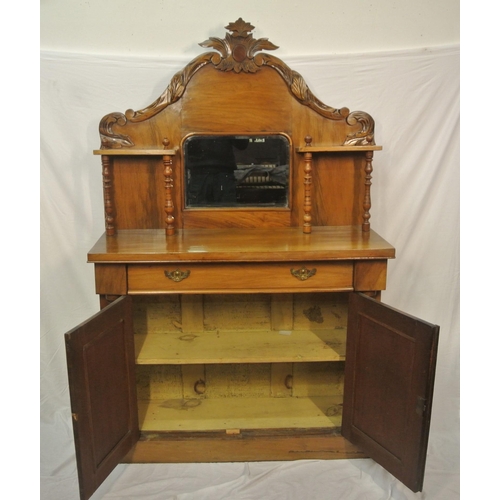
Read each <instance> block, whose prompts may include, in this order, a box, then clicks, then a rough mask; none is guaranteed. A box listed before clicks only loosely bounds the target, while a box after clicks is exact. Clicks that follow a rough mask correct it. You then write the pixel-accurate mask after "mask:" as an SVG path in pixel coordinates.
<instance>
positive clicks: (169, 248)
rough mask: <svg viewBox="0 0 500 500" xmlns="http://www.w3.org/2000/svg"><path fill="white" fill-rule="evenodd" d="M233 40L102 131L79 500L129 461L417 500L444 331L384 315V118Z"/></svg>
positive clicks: (110, 118)
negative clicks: (324, 470)
mask: <svg viewBox="0 0 500 500" xmlns="http://www.w3.org/2000/svg"><path fill="white" fill-rule="evenodd" d="M226 29H227V30H228V32H227V33H226V35H225V37H224V38H215V37H213V38H210V39H209V40H207V41H205V42H203V43H201V44H200V45H201V46H202V47H205V48H207V49H209V50H208V51H207V52H205V53H202V54H201V55H199V56H198V57H196V58H195V59H194V60H193V61H191V62H190V63H189V64H188V65H187V66H186V67H185V68H184V69H183V70H181V71H179V72H178V73H177V74H176V75H175V76H174V77H173V78H172V80H171V82H170V84H169V85H168V86H167V88H166V90H165V91H164V93H163V94H162V95H161V96H160V97H159V98H158V99H157V100H156V101H155V102H154V103H152V104H151V105H150V106H148V107H147V108H145V109H142V110H140V111H132V110H128V111H126V112H125V114H123V113H119V112H116V113H111V114H108V115H106V116H105V117H104V118H103V119H102V120H101V123H100V126H99V132H100V138H101V148H100V149H98V150H96V151H94V154H95V155H97V156H98V157H100V159H101V161H102V175H103V191H104V207H105V233H104V234H103V236H102V237H101V239H100V240H99V241H98V242H97V243H96V244H95V246H94V247H93V248H92V249H91V250H90V252H89V254H88V261H89V262H90V263H92V264H93V265H94V268H95V283H96V292H97V294H99V296H100V301H101V311H100V312H99V313H98V314H96V315H95V316H93V317H92V318H90V319H89V320H88V321H86V322H85V323H83V324H81V325H80V326H78V327H77V328H75V329H74V330H72V331H71V332H68V333H67V334H66V347H67V359H68V373H69V383H70V394H71V406H72V415H73V425H74V435H75V445H76V454H77V463H78V473H79V482H80V491H81V498H82V499H83V500H85V499H88V498H89V497H90V496H92V494H93V493H94V492H95V490H96V489H97V488H98V487H99V485H100V484H101V483H102V481H103V480H104V479H105V478H106V476H107V475H108V474H109V473H110V472H111V471H112V470H113V468H114V467H115V466H116V464H118V463H120V462H136V463H137V462H142V463H145V462H179V463H187V462H231V461H257V460H258V461H263V460H294V459H305V458H307V459H309V458H315V459H333V458H356V457H371V458H373V459H374V460H376V461H377V462H379V463H380V464H381V465H382V466H383V467H385V468H386V469H387V470H388V471H389V472H391V473H392V474H393V475H394V476H396V477H397V478H398V479H400V480H401V481H402V482H403V483H404V484H406V485H407V486H408V487H409V488H411V489H412V490H413V491H419V490H421V489H422V484H423V474H424V466H425V457H426V449H427V440H428V433H429V424H430V412H431V402H432V391H433V384H434V372H435V363H436V350H437V338H438V330H439V328H438V327H437V326H434V325H430V324H428V323H426V322H423V321H420V320H417V319H415V318H413V317H410V316H408V315H406V314H403V313H401V312H399V311H396V310H394V309H392V308H390V307H388V306H386V305H384V304H383V303H382V302H381V291H382V290H384V289H385V286H386V271H387V260H388V259H392V258H394V257H395V250H394V248H393V247H392V246H391V245H390V244H389V243H387V242H386V241H385V240H384V239H383V238H381V237H380V236H379V235H378V234H376V233H375V232H374V231H373V230H372V229H371V228H370V206H371V199H370V186H371V177H372V158H373V154H374V152H375V151H378V150H380V149H381V146H378V145H376V144H375V137H374V120H373V119H372V117H371V116H370V115H369V114H367V113H365V112H362V111H355V112H351V111H349V109H347V108H340V109H335V108H331V107H329V106H327V105H325V104H323V103H322V102H320V101H319V100H318V99H317V98H316V97H315V96H314V95H313V94H312V93H311V91H310V90H309V88H308V86H307V85H306V83H305V81H304V80H303V78H302V77H301V76H300V75H299V74H298V73H297V72H295V71H293V70H292V69H290V68H289V67H288V66H287V65H286V64H285V63H284V62H283V61H281V60H280V59H278V58H277V57H275V56H274V55H272V54H269V53H268V52H263V51H272V50H275V49H277V47H276V46H275V45H273V44H272V43H271V42H270V41H269V40H268V39H266V38H262V39H255V38H254V37H253V35H252V30H253V29H254V27H253V26H252V25H251V24H249V23H247V22H245V21H243V20H242V19H241V18H240V19H238V20H237V21H235V22H233V23H230V24H229V25H228V26H227V27H226Z"/></svg>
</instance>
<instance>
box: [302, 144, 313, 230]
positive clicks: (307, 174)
mask: <svg viewBox="0 0 500 500" xmlns="http://www.w3.org/2000/svg"><path fill="white" fill-rule="evenodd" d="M305 141H306V147H309V146H310V145H311V142H312V137H311V136H309V135H308V136H307V137H306V138H305ZM311 172H312V153H311V152H306V153H305V154H304V225H303V232H304V233H306V234H309V233H310V232H311V229H312V226H311V220H312V217H311V209H312V203H311V185H312V175H311Z"/></svg>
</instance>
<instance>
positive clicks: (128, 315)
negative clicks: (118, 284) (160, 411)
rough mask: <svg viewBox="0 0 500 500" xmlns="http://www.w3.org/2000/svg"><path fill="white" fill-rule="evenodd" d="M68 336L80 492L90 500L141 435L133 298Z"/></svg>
mask: <svg viewBox="0 0 500 500" xmlns="http://www.w3.org/2000/svg"><path fill="white" fill-rule="evenodd" d="M65 340H66V355H67V361H68V378H69V388H70V397H71V412H72V415H73V431H74V435H75V448H76V458H77V465H78V477H79V483H80V497H81V499H82V500H87V499H88V498H89V497H90V496H91V495H92V494H93V493H94V491H95V490H96V489H97V488H98V487H99V485H100V484H101V483H102V482H103V481H104V479H106V477H107V476H108V475H109V473H110V472H111V471H112V470H113V469H114V468H115V466H116V465H117V464H118V463H119V462H120V461H121V460H122V458H123V457H124V456H125V455H126V454H127V453H128V451H129V450H130V449H131V447H132V445H133V444H135V443H136V442H137V440H138V438H139V427H138V417H137V397H136V386H135V372H134V367H135V363H134V339H133V331H132V308H131V300H130V297H122V298H120V299H118V300H117V301H115V302H113V303H112V304H110V305H109V306H108V307H106V308H105V309H103V310H102V311H101V312H99V313H98V314H96V315H95V316H93V317H92V318H90V319H89V320H88V321H86V322H84V323H82V324H81V325H79V326H78V327H76V328H75V329H73V330H72V331H70V332H68V333H67V334H66V335H65Z"/></svg>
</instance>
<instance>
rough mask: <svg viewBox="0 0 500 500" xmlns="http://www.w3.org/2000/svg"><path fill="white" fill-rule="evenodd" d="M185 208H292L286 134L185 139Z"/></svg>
mask: <svg viewBox="0 0 500 500" xmlns="http://www.w3.org/2000/svg"><path fill="white" fill-rule="evenodd" d="M184 175H185V186H186V188H185V189H186V190H185V200H186V201H185V206H186V207H187V208H190V207H205V208H213V207H288V203H289V202H288V191H289V177H290V142H289V140H288V138H287V137H286V136H284V135H260V136H257V135H224V136H213V135H212V136H208V135H197V136H191V137H188V138H187V139H186V140H185V141H184Z"/></svg>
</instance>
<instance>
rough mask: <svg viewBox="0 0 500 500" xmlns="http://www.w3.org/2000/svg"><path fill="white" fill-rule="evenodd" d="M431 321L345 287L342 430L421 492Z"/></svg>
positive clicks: (432, 350) (432, 364)
mask: <svg viewBox="0 0 500 500" xmlns="http://www.w3.org/2000/svg"><path fill="white" fill-rule="evenodd" d="M438 334H439V327H438V326H435V325H431V324H429V323H425V322H423V321H421V320H418V319H416V318H413V317H411V316H408V315H406V314H403V313H401V312H400V311H397V310H395V309H392V308H390V307H388V306H386V305H384V304H381V303H380V302H378V301H376V300H373V299H371V298H369V297H367V296H366V295H362V294H357V293H352V294H351V298H350V301H349V317H348V326H347V348H346V370H345V389H344V409H343V416H342V435H343V436H344V437H345V438H346V439H348V440H349V441H350V442H352V443H353V444H355V445H357V446H358V447H359V448H360V449H361V450H363V451H364V452H365V453H366V454H367V455H368V456H370V457H371V458H373V459H374V460H375V461H376V462H378V463H379V464H380V465H382V466H383V467H384V468H385V469H387V470H388V471H389V472H390V473H391V474H393V475H394V476H395V477H396V478H397V479H399V480H400V481H401V482H402V483H403V484H405V485H406V486H408V488H410V489H411V490H413V491H415V492H416V491H421V490H422V485H423V479H424V468H425V458H426V452H427V441H428V437H429V426H430V416H431V402H432V392H433V386H434V373H435V368H436V353H437V342H438Z"/></svg>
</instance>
